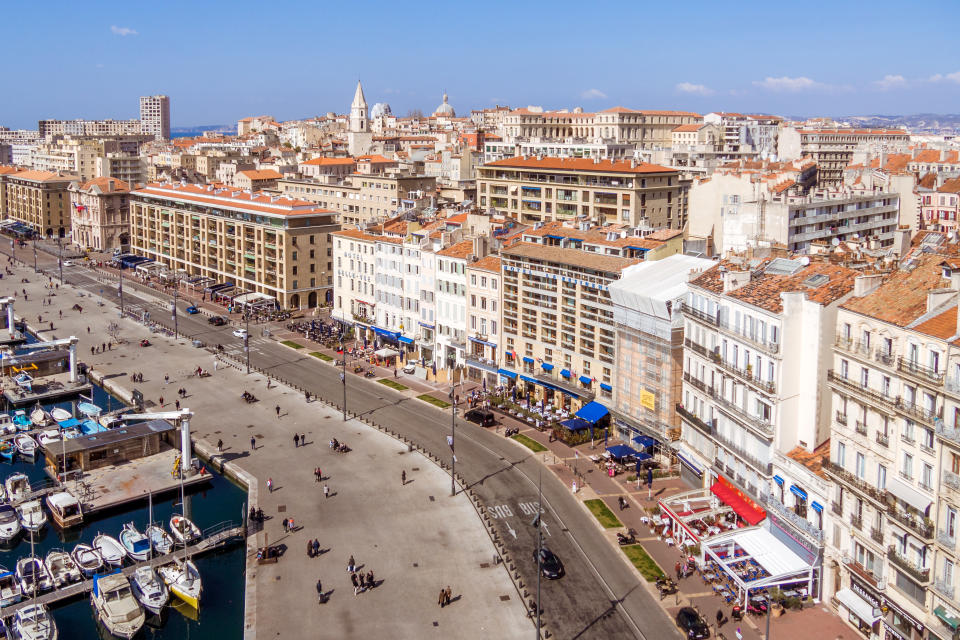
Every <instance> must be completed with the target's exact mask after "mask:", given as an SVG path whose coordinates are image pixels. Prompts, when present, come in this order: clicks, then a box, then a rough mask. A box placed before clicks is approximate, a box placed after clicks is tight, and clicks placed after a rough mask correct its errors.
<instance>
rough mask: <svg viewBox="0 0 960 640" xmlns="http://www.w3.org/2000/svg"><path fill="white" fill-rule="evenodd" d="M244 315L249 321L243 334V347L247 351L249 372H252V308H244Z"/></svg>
mask: <svg viewBox="0 0 960 640" xmlns="http://www.w3.org/2000/svg"><path fill="white" fill-rule="evenodd" d="M243 315H244V319H245V320H246V321H247V328H246V330H245V331H244V334H243V348H244V350H245V351H246V352H247V373H250V309H249V308H244V310H243Z"/></svg>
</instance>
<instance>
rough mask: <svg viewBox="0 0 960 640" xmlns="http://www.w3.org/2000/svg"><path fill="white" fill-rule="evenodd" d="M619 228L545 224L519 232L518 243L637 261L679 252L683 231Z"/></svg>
mask: <svg viewBox="0 0 960 640" xmlns="http://www.w3.org/2000/svg"><path fill="white" fill-rule="evenodd" d="M643 231H644V230H642V229H641V230H638V229H630V228H627V227H623V226H621V225H610V226H605V227H594V226H593V225H591V224H590V223H589V222H580V223H579V224H574V223H573V222H571V221H566V222H545V223H542V224H540V223H538V224H535V225H534V226H533V227H532V228H529V229H524V230H522V231H520V232H519V236H520V240H522V241H523V242H532V243H533V244H539V245H543V246H545V247H564V248H571V249H579V250H580V251H585V252H587V253H596V254H600V255H605V256H617V257H620V258H635V259H637V260H645V261H654V260H662V259H663V258H666V257H668V256H673V255H676V254H678V253H683V232H682V231H680V230H679V229H658V230H657V231H652V232H650V231H646V232H645V233H644V234H643V235H641V234H640V233H639V232H643Z"/></svg>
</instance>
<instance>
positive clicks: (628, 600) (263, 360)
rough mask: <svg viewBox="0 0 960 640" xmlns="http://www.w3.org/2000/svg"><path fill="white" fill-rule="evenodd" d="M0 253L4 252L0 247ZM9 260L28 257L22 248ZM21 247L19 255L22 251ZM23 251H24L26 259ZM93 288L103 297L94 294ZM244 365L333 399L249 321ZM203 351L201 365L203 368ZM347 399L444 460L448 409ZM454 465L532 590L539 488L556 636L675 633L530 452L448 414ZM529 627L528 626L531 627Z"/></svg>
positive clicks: (158, 309)
mask: <svg viewBox="0 0 960 640" xmlns="http://www.w3.org/2000/svg"><path fill="white" fill-rule="evenodd" d="M2 251H3V252H4V253H7V254H9V251H10V250H9V247H3V249H2ZM17 253H18V257H22V258H27V255H26V253H24V250H20V251H18V252H17ZM21 254H22V255H21ZM32 257H33V256H32V252H30V256H29V258H30V259H32ZM40 267H41V269H45V270H47V272H49V273H52V274H55V273H56V258H52V263H51V258H50V257H49V256H43V255H41V257H40ZM64 277H65V279H66V281H67V283H68V285H73V286H78V287H82V288H83V289H85V290H86V291H88V292H89V293H90V294H93V295H92V297H93V298H94V299H96V298H97V296H99V295H102V296H103V298H104V300H108V301H110V302H111V303H114V304H116V303H117V301H118V296H117V289H116V285H115V283H112V284H111V283H104V282H98V280H97V278H96V274H95V273H94V272H92V271H90V270H88V269H85V268H82V267H67V268H65V269H64ZM138 288H139V286H138V285H135V283H133V282H131V281H127V280H125V281H124V287H123V290H124V304H125V306H127V305H137V306H140V307H141V308H144V309H148V310H150V312H151V319H152V320H156V321H158V322H161V323H163V324H166V325H168V326H172V324H173V323H172V319H171V314H170V303H169V302H166V303H159V302H157V300H156V299H157V298H158V297H163V296H161V294H158V293H157V292H152V291H151V292H150V293H149V294H147V295H143V294H141V293H139V292H137V289H138ZM101 291H102V294H101ZM185 306H186V305H185V304H181V305H180V313H179V314H178V321H177V325H178V329H179V331H180V332H181V333H183V334H185V335H187V336H188V337H190V338H195V339H199V340H201V341H203V342H204V343H206V344H207V345H217V344H222V345H224V347H226V348H227V349H228V350H229V351H230V352H232V353H234V354H237V356H235V357H240V358H242V340H241V339H240V338H236V337H234V336H233V335H232V333H231V332H232V331H233V330H234V329H235V328H237V326H238V325H236V324H234V325H232V326H231V325H228V326H224V327H213V326H211V325H210V324H208V323H207V321H206V320H207V318H206V316H203V315H195V316H191V315H187V314H185V313H183V308H185ZM250 332H251V349H250V359H251V364H253V365H254V366H256V367H257V368H259V369H261V370H263V371H264V372H265V373H268V374H270V373H272V374H273V375H275V376H277V377H279V378H282V379H284V380H287V381H290V382H292V383H294V384H296V385H298V386H300V387H303V388H305V389H308V390H310V391H311V393H314V394H316V395H317V396H319V397H321V398H324V399H327V400H331V401H335V402H338V403H339V402H341V401H342V395H343V387H342V385H341V382H340V370H339V369H336V368H334V367H332V366H330V365H329V364H326V363H323V362H320V361H319V360H317V359H316V358H313V357H311V356H308V355H306V354H303V355H301V353H298V352H297V351H294V350H292V349H289V348H287V347H284V346H282V345H280V344H278V343H277V342H275V341H273V340H271V339H269V338H263V337H260V335H259V334H260V327H259V326H257V327H254V326H251V327H250ZM203 353H204V357H203V362H202V363H200V364H202V365H203V366H208V362H209V361H208V357H207V354H206V352H203ZM347 406H348V408H349V410H350V412H351V413H360V414H365V415H367V416H368V417H369V418H370V419H372V420H374V421H376V422H377V423H380V424H385V425H388V426H389V427H390V428H391V429H393V430H394V431H397V432H399V433H401V434H403V435H404V436H406V437H407V438H409V439H410V440H412V441H414V442H417V443H418V444H419V445H420V446H422V447H423V448H425V449H426V450H428V451H431V452H432V453H434V454H436V455H438V456H441V457H443V458H445V459H449V457H450V447H449V446H448V444H447V436H448V435H449V434H450V432H451V428H450V423H451V419H450V410H449V409H448V410H446V411H443V412H442V411H440V410H438V409H436V408H434V407H432V406H430V405H427V404H426V403H424V402H422V401H420V400H417V399H411V398H409V397H406V396H404V395H402V394H400V393H397V392H395V391H393V390H391V389H389V388H387V387H385V386H383V385H381V384H377V383H375V382H374V381H372V380H365V379H363V378H361V377H359V376H355V375H352V374H350V373H348V375H347ZM456 452H457V471H458V473H460V474H461V475H462V476H463V478H464V480H465V482H466V483H467V484H468V485H469V486H471V487H472V488H473V489H474V491H475V492H476V493H477V494H478V495H479V496H480V497H481V499H482V503H483V505H484V506H485V508H486V509H487V511H488V513H489V515H490V517H491V519H493V520H494V521H495V523H496V527H497V530H498V532H499V535H500V537H501V539H502V540H503V541H504V543H505V545H506V548H507V549H508V550H509V553H510V555H511V557H512V559H513V561H514V562H515V563H516V569H517V571H519V572H520V574H521V576H522V577H523V580H524V582H525V583H526V584H527V585H531V586H532V589H531V591H533V594H532V595H535V589H536V584H537V580H536V562H535V560H534V557H533V549H534V548H535V547H536V529H535V528H534V527H533V526H532V525H531V522H532V520H533V518H534V515H535V514H536V510H537V502H538V483H540V482H542V489H543V503H542V507H543V524H544V527H543V534H544V543H545V544H546V546H548V547H549V548H550V549H551V550H552V551H554V553H556V555H557V556H558V557H559V558H560V559H561V560H562V561H563V563H564V565H565V569H566V575H565V576H564V577H563V578H561V579H560V580H553V581H551V580H543V581H542V599H541V602H542V606H543V610H544V615H545V616H547V617H548V618H549V625H550V628H551V629H552V630H553V631H554V632H555V633H556V635H557V637H560V638H601V637H602V638H629V637H635V638H643V639H647V640H659V639H661V638H671V637H679V633H678V631H677V629H676V627H675V626H674V624H673V622H672V620H670V619H669V618H668V616H667V615H666V613H665V612H664V611H663V610H662V609H661V608H660V607H659V605H658V604H657V603H656V602H655V600H654V598H653V597H652V596H651V595H650V593H649V592H648V591H647V590H646V589H645V588H644V587H643V585H641V584H639V582H638V579H637V578H636V576H635V574H634V573H633V571H632V570H631V569H630V568H629V567H628V566H626V565H625V563H624V560H623V558H622V557H620V556H621V552H620V551H619V550H618V549H615V548H613V547H612V546H611V545H610V544H609V542H607V541H606V539H605V538H604V537H603V535H602V533H601V531H600V529H599V528H598V525H597V524H596V522H595V521H594V520H593V517H592V516H591V515H590V514H589V513H587V512H586V510H585V509H584V508H583V507H582V506H581V505H580V504H579V503H578V500H577V499H576V498H575V497H574V496H572V495H571V492H570V488H569V487H567V486H564V485H562V484H561V482H560V481H559V480H558V479H557V478H556V477H555V476H554V475H553V474H552V473H550V472H549V471H548V472H546V473H541V471H542V470H543V467H542V465H541V464H540V462H538V461H537V460H535V458H534V455H533V454H531V453H530V452H529V451H528V450H527V449H525V448H523V447H522V446H521V445H519V444H517V443H516V442H514V441H513V440H510V439H507V438H504V437H503V436H500V435H497V434H495V433H493V432H491V431H488V430H484V429H482V428H480V427H477V426H475V425H473V424H470V423H465V422H462V421H460V420H458V421H457V430H456ZM531 633H533V631H532V630H531Z"/></svg>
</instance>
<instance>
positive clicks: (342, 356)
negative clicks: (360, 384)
mask: <svg viewBox="0 0 960 640" xmlns="http://www.w3.org/2000/svg"><path fill="white" fill-rule="evenodd" d="M340 364H341V365H343V371H342V372H341V373H340V383H341V384H342V385H343V421H344V422H346V421H347V350H346V349H345V348H344V347H343V325H342V324H341V325H340Z"/></svg>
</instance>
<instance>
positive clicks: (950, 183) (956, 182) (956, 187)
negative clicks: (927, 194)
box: [937, 178, 960, 193]
mask: <svg viewBox="0 0 960 640" xmlns="http://www.w3.org/2000/svg"><path fill="white" fill-rule="evenodd" d="M937 191H939V192H940V193H960V178H951V179H949V180H947V181H946V182H944V183H943V184H942V185H940V188H939V189H937Z"/></svg>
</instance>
